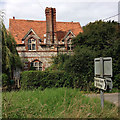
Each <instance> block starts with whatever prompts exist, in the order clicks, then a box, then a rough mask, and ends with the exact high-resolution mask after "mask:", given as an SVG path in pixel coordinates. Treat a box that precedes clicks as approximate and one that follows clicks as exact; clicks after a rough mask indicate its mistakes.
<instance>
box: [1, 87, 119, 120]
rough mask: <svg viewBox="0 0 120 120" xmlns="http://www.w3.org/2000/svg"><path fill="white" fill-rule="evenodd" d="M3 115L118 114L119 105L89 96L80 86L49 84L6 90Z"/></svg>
mask: <svg viewBox="0 0 120 120" xmlns="http://www.w3.org/2000/svg"><path fill="white" fill-rule="evenodd" d="M2 97H3V101H2V117H3V118H6V119H10V118H11V119H14V118H16V119H24V118H26V119H27V118H28V119H30V118H32V119H35V118H36V119H40V118H88V119H89V118H102V119H103V118H112V120H113V119H115V118H116V119H117V118H118V108H117V107H116V106H115V105H113V104H111V103H108V102H106V101H105V103H104V109H103V110H101V104H100V99H99V98H89V97H87V96H85V95H83V94H82V93H81V92H80V91H79V90H77V89H70V88H69V89H68V88H57V89H56V88H47V89H45V90H44V91H41V90H39V89H36V90H32V91H31V90H29V91H23V90H20V91H18V92H15V91H12V92H4V93H3V95H2Z"/></svg>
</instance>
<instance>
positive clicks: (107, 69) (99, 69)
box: [94, 57, 113, 78]
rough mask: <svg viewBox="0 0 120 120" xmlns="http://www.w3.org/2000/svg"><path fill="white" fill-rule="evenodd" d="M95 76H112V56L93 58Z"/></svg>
mask: <svg viewBox="0 0 120 120" xmlns="http://www.w3.org/2000/svg"><path fill="white" fill-rule="evenodd" d="M94 68H95V69H94V74H95V77H102V78H104V77H112V76H113V75H112V58H111V57H106V58H105V57H103V58H95V59H94Z"/></svg>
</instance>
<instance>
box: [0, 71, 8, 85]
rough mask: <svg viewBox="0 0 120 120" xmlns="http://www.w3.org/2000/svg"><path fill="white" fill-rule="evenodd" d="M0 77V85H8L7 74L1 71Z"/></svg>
mask: <svg viewBox="0 0 120 120" xmlns="http://www.w3.org/2000/svg"><path fill="white" fill-rule="evenodd" d="M1 77H2V86H3V87H6V86H8V76H7V75H6V74H5V73H3V74H2V75H1Z"/></svg>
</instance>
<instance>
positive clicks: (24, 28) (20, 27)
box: [9, 19, 83, 44]
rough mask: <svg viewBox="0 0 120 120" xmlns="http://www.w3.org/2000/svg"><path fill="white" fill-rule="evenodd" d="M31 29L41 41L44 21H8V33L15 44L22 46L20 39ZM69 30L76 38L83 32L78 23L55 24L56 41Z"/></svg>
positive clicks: (44, 32) (44, 30) (44, 26)
mask: <svg viewBox="0 0 120 120" xmlns="http://www.w3.org/2000/svg"><path fill="white" fill-rule="evenodd" d="M31 28H32V29H33V30H34V31H35V33H36V34H37V35H38V36H39V37H40V38H41V39H42V40H43V38H44V34H46V21H37V20H21V19H9V31H10V32H11V34H12V35H13V37H14V38H15V40H16V42H17V44H23V43H22V38H23V37H24V36H25V35H26V34H27V32H28V31H29V30H30V29H31ZM69 30H71V31H72V32H73V33H74V34H75V35H76V36H77V35H78V34H79V32H83V30H82V28H81V26H80V23H79V22H56V31H57V39H58V40H61V39H63V38H64V36H65V35H66V34H67V32H68V31H69Z"/></svg>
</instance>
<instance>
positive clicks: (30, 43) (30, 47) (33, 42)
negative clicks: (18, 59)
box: [28, 38, 36, 50]
mask: <svg viewBox="0 0 120 120" xmlns="http://www.w3.org/2000/svg"><path fill="white" fill-rule="evenodd" d="M28 50H36V40H35V39H34V38H30V39H28Z"/></svg>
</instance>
